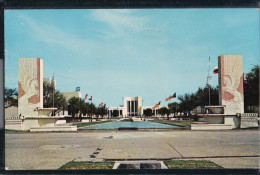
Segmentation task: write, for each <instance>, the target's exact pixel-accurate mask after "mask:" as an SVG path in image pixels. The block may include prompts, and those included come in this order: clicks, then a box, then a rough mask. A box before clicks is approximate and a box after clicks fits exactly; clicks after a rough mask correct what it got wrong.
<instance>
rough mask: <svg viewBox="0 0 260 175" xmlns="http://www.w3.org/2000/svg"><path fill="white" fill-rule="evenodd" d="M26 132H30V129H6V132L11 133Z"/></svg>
mask: <svg viewBox="0 0 260 175" xmlns="http://www.w3.org/2000/svg"><path fill="white" fill-rule="evenodd" d="M25 132H29V130H28V131H19V130H13V129H5V134H11V133H25Z"/></svg>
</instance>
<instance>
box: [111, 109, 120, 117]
mask: <svg viewBox="0 0 260 175" xmlns="http://www.w3.org/2000/svg"><path fill="white" fill-rule="evenodd" d="M112 115H113V116H114V117H118V116H119V111H118V110H117V109H115V110H113V113H112Z"/></svg>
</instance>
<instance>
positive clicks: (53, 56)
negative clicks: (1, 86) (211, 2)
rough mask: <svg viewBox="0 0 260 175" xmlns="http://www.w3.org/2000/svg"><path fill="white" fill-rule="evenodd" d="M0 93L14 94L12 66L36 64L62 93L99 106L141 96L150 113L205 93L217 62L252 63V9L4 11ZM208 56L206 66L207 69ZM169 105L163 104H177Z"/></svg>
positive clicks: (255, 58)
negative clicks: (239, 59)
mask: <svg viewBox="0 0 260 175" xmlns="http://www.w3.org/2000/svg"><path fill="white" fill-rule="evenodd" d="M4 15H5V86H6V87H8V88H18V59H19V58H41V59H42V60H43V72H44V77H49V78H51V77H52V76H53V74H54V79H55V80H56V82H57V89H58V90H59V91H61V92H74V91H75V88H76V87H78V86H79V87H80V89H81V93H82V97H83V98H84V96H85V95H86V94H88V95H89V96H92V98H93V102H94V103H95V104H96V105H98V104H99V103H101V102H103V103H106V105H107V106H118V105H122V104H123V97H136V96H141V97H142V99H143V106H154V105H155V104H156V103H158V102H159V101H161V105H167V104H168V102H165V101H164V99H165V98H167V97H169V96H170V95H172V94H173V93H175V92H176V94H177V96H179V95H184V94H185V93H192V92H195V91H196V90H197V89H198V88H199V87H205V85H206V82H207V75H208V69H209V65H210V67H211V71H210V72H211V75H212V79H211V80H210V82H209V84H211V85H212V86H216V85H217V84H218V76H217V75H214V74H212V71H213V69H214V67H215V66H217V58H218V56H220V55H222V54H242V56H243V72H245V73H248V72H249V71H250V70H251V68H252V67H253V65H256V64H258V63H259V10H258V9H227V8H226V9H118V10H114V9H102V10H101V9H88V10H5V14H4ZM209 56H210V64H209ZM176 101H178V99H173V100H171V101H170V102H176Z"/></svg>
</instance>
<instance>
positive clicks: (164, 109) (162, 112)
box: [158, 107, 170, 120]
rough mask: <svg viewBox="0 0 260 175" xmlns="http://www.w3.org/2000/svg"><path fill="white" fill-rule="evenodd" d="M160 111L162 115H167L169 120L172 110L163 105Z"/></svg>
mask: <svg viewBox="0 0 260 175" xmlns="http://www.w3.org/2000/svg"><path fill="white" fill-rule="evenodd" d="M158 113H159V114H161V115H162V116H164V115H167V120H169V115H170V110H169V109H168V108H166V107H162V108H160V109H159V111H158Z"/></svg>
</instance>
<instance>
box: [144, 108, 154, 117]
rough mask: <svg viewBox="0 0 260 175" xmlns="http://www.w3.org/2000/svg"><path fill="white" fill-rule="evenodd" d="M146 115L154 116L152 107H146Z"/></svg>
mask: <svg viewBox="0 0 260 175" xmlns="http://www.w3.org/2000/svg"><path fill="white" fill-rule="evenodd" d="M144 115H145V116H148V117H149V116H152V115H153V111H152V109H151V108H148V109H145V110H144Z"/></svg>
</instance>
